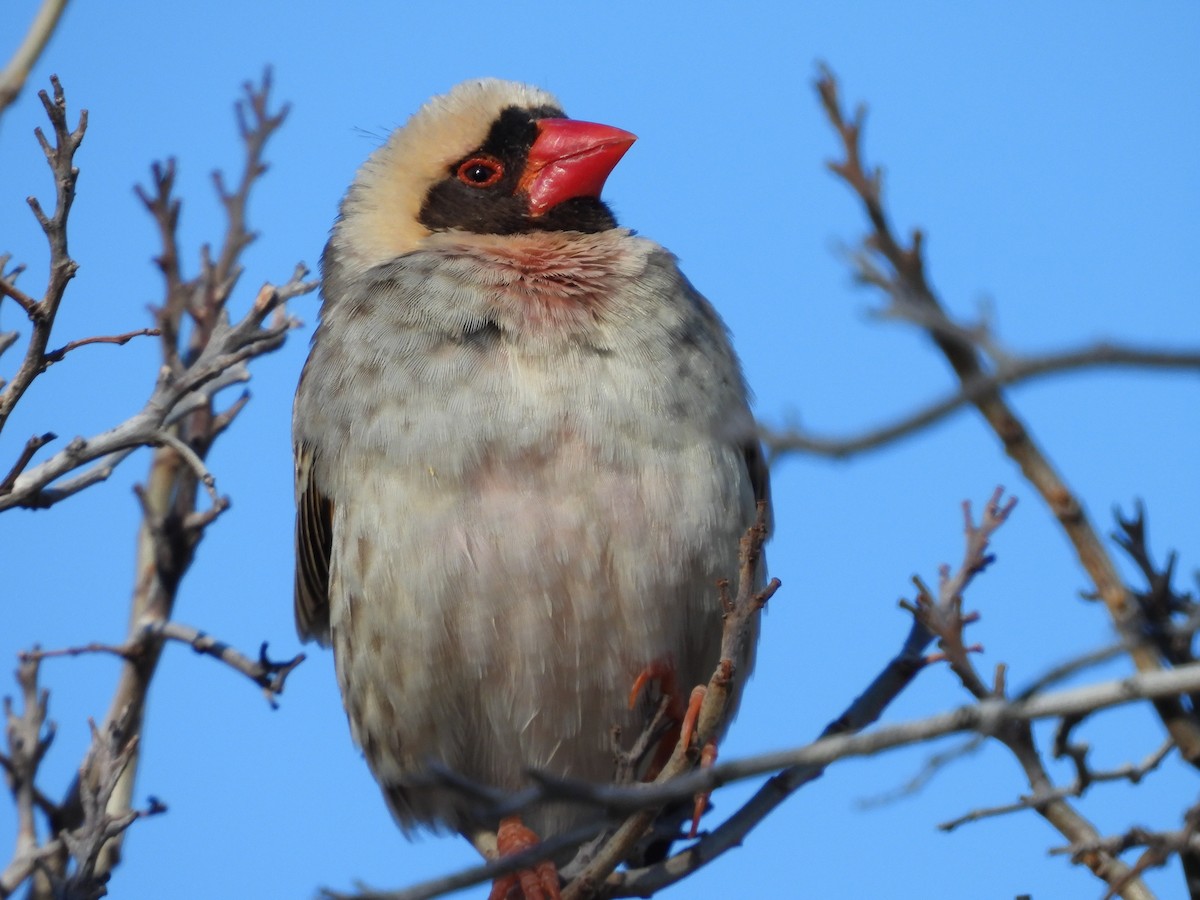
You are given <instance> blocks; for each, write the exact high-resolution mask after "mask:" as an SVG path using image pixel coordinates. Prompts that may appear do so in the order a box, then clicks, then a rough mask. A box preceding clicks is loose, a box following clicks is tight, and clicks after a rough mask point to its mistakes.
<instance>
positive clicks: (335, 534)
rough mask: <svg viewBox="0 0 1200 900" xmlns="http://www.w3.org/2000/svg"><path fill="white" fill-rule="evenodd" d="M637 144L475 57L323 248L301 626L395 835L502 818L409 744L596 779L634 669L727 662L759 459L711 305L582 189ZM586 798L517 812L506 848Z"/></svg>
mask: <svg viewBox="0 0 1200 900" xmlns="http://www.w3.org/2000/svg"><path fill="white" fill-rule="evenodd" d="M633 141H634V136H633V135H632V134H629V133H628V132H625V131H621V130H620V129H617V128H612V127H609V126H606V125H597V124H594V123H589V122H582V121H576V120H573V119H568V118H566V116H565V114H564V113H563V111H562V107H561V106H560V105H559V103H558V101H557V100H556V99H555V98H554V97H553V96H551V95H550V94H548V93H546V92H544V91H542V90H539V89H537V88H533V87H529V86H526V85H521V84H514V83H511V82H505V81H497V80H490V79H489V80H480V81H469V82H466V83H464V84H461V85H459V86H458V87H456V88H454V89H453V90H452V91H451V92H450V93H448V94H445V95H443V96H439V97H435V98H434V99H432V100H431V101H429V103H427V104H426V105H425V106H424V107H423V108H422V109H421V110H420V111H418V112H417V113H416V114H415V115H414V116H413V117H412V118H411V119H410V120H409V121H408V123H407V124H406V125H405V126H404V127H403V128H401V129H399V130H397V131H396V132H395V133H394V134H392V135H391V137H390V138H389V139H388V141H387V142H386V143H385V144H384V145H383V146H382V147H380V148H379V149H378V150H376V151H375V152H374V153H373V154H372V155H371V156H370V158H369V159H368V160H367V161H366V163H365V164H364V165H363V166H362V168H361V169H360V170H359V172H358V174H357V176H356V177H355V179H354V183H353V184H352V185H351V186H350V189H349V191H348V192H347V194H346V196H345V199H344V200H343V201H342V205H341V214H340V216H339V217H338V219H337V222H336V224H335V225H334V228H333V233H332V237H331V238H330V240H329V244H328V246H327V247H326V249H325V254H324V258H323V276H322V289H323V295H324V304H323V306H322V308H321V320H320V325H319V327H318V328H317V331H316V335H315V337H314V339H313V345H312V351H311V354H310V355H309V358H308V362H307V364H306V365H305V367H304V373H303V375H302V377H301V380H300V387H299V389H298V391H297V394H296V404H295V419H294V425H293V438H294V443H295V453H296V490H297V507H298V512H297V518H296V522H297V524H296V545H297V567H296V599H295V612H296V623H297V626H298V629H299V632H300V634H301V636H302V637H303V638H306V639H308V638H315V639H316V640H318V641H320V642H322V643H326V644H330V645H332V647H333V650H334V655H335V660H336V668H337V677H338V681H339V684H340V686H341V690H342V696H343V698H344V700H345V705H346V712H347V715H348V717H349V720H350V728H351V731H352V733H353V736H354V739H355V741H356V742H357V743H358V744H359V746H361V747H362V750H363V753H364V754H365V756H366V759H367V763H368V764H369V765H370V767H371V770H372V772H373V773H374V775H375V778H376V779H377V780H378V782H379V784H380V786H381V788H382V789H383V793H384V795H385V796H386V798H387V802H388V804H389V805H390V807H391V809H392V812H393V813H394V815H395V817H396V819H397V820H398V821H399V823H400V825H401V827H402V828H404V829H405V830H406V831H407V830H409V829H411V828H412V827H414V826H417V825H428V826H434V827H449V828H452V829H454V830H456V831H459V832H461V833H463V834H464V835H466V836H467V837H469V838H471V839H472V840H473V841H475V843H476V845H477V846H479V847H481V848H486V847H488V846H489V840H488V835H489V834H491V835H492V836H493V840H494V835H495V834H496V831H497V828H498V827H499V826H500V825H501V823H499V822H497V821H495V820H488V818H487V817H486V815H481V814H479V813H477V812H475V810H476V809H477V804H476V803H472V802H471V801H470V800H469V799H468V798H467V797H466V795H464V794H463V793H462V792H460V791H456V790H452V789H449V788H447V787H444V786H430V784H429V779H428V778H427V777H426V778H422V776H423V775H424V774H427V771H426V770H427V764H428V762H430V761H435V762H437V763H438V764H440V765H441V766H442V767H445V768H446V769H450V770H453V771H454V772H456V773H458V774H459V775H461V776H463V777H465V778H467V779H470V780H471V781H474V782H477V783H480V784H483V785H488V786H491V787H495V788H500V789H504V790H517V789H519V788H521V787H523V786H527V784H528V782H527V780H526V777H525V774H524V773H525V772H526V770H528V769H537V770H541V771H543V772H547V773H550V774H553V775H560V776H569V777H571V778H577V779H590V780H593V781H608V780H611V778H612V777H613V772H614V756H613V748H612V742H611V730H612V728H613V726H614V725H616V726H620V728H621V729H622V733H623V734H624V735H625V740H626V743H627V744H628V743H629V742H630V741H632V740H633V739H634V737H636V736H637V735H638V734H639V733H640V732H641V730H642V729H643V727H644V726H645V725H646V723H647V721H648V718H649V717H650V716H651V715H652V713H653V710H654V709H655V708H656V705H657V704H656V698H655V696H654V693H655V688H653V687H651V688H650V689H648V690H645V691H643V692H642V695H641V699H640V700H639V702H637V703H635V704H632V706H631V704H630V702H629V697H630V690H631V687H632V686H633V685H634V684H635V682H644V681H645V677H644V676H645V674H646V673H653V674H655V675H656V676H663V675H665V676H667V677H659V678H657V679H656V680H657V682H658V686H659V687H660V688H661V687H662V686H664V685H674V687H666V688H665V689H667V690H673V691H682V692H686V691H688V690H689V689H690V688H691V686H693V685H697V684H703V683H706V682H707V681H708V679H709V677H710V675H711V674H712V672H713V670H714V667H715V666H716V663H717V661H718V657H719V653H720V642H721V632H722V610H721V606H720V603H719V601H718V599H717V592H716V588H715V584H716V582H717V580H718V579H721V578H727V579H731V580H733V581H735V582H736V577H737V554H738V541H739V538H740V537H741V536H742V534H743V533H744V531H745V529H746V528H747V526H748V525H749V524H750V523H751V522H752V521H753V519H754V515H755V502H756V500H758V499H763V498H764V497H765V495H766V489H767V488H766V472H765V469H764V467H763V463H762V457H761V454H760V451H759V444H758V440H757V438H756V437H755V426H754V421H753V419H752V416H751V413H750V410H749V407H748V405H747V390H746V386H745V383H744V381H743V379H742V374H741V370H740V367H739V364H738V360H737V357H736V356H735V355H734V352H733V350H732V348H731V347H730V344H729V339H728V336H727V334H726V330H725V327H724V325H723V323H722V322H721V320H720V319H719V318H718V316H717V314H716V312H715V311H714V310H713V308H712V307H711V306H710V305H709V303H708V302H707V301H706V300H705V299H704V298H703V297H702V296H701V295H700V294H699V293H697V291H696V290H695V288H693V287H692V285H691V284H690V283H689V282H688V280H687V279H686V278H685V277H684V276H683V274H682V273H681V272H680V271H679V268H678V266H677V264H676V260H675V257H674V256H672V255H671V253H669V252H668V251H667V250H665V249H663V248H662V247H661V246H659V245H658V244H656V243H654V242H652V241H649V240H647V239H645V238H643V237H639V236H637V235H635V234H634V233H633V232H632V231H630V230H628V229H625V228H622V227H619V226H618V225H617V223H616V220H615V219H614V217H613V214H612V212H611V211H610V210H609V208H608V207H607V206H606V205H605V204H604V203H603V202H601V200H600V199H599V194H600V190H601V188H602V186H603V184H604V181H605V179H606V178H607V176H608V174H609V172H610V171H611V170H612V168H613V167H614V166H615V165H616V164H617V161H618V160H619V159H620V158H621V156H622V155H623V154H624V153H625V151H626V150H628V148H629V146H630V145H631V144H632V143H633ZM667 183H673V182H670V181H669V180H667ZM752 653H753V648H752V647H748V648H747V649H746V651H745V656H746V658H744V659H741V660H738V661H737V665H738V671H739V677H738V678H737V679H736V680H735V684H737V685H740V684H741V683H742V682H743V681H744V677H743V676H744V675H745V673H746V672H747V671H748V670H749V667H750V664H751V656H752ZM639 676H642V677H641V678H639ZM685 696H686V693H685ZM594 815H595V812H594V810H589V809H587V808H584V807H580V806H571V805H567V804H555V805H549V806H542V807H535V808H532V809H529V810H526V811H525V812H524V814H523V817H522V818H523V822H524V825H523V826H522V825H520V824H517V823H515V822H513V821H511V820H506V822H505V823H504V825H505V827H507V828H510V830H511V833H509V834H505V833H504V829H503V828H502V829H501V839H500V852H506V846H507V847H508V848H509V849H511V848H512V847H515V846H517V845H518V844H519V843H520V841H519V840H518V841H516V843H514V838H513V835H514V834H517V833H519V834H520V835H522V836H528V832H525V831H524V828H525V827H528V828H529V829H531V830H532V831H533V832H535V833H536V834H538V835H540V836H541V837H543V838H545V837H547V836H551V835H554V834H557V833H560V832H562V831H563V830H565V829H567V828H570V827H572V826H574V825H577V824H579V823H580V822H582V821H584V820H585V819H586V818H587V817H589V816H593V817H594ZM493 846H494V845H493ZM541 877H542V882H543V883H542V884H541V888H544V889H545V890H546V891H547V893H548V894H549V895H553V894H554V893H556V887H555V885H553V884H545V883H544V882H546V881H547V879H549V878H550V877H551V876H547V875H546V874H545V872H543V873H542V875H541ZM537 889H539V888H538V886H536V885H535V886H534V887H533V888H530V892H531V893H535V892H536V890H537Z"/></svg>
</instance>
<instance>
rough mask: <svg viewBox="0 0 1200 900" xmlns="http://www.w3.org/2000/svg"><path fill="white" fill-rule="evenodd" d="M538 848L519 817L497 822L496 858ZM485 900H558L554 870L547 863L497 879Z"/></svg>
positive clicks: (552, 865) (536, 839) (558, 893)
mask: <svg viewBox="0 0 1200 900" xmlns="http://www.w3.org/2000/svg"><path fill="white" fill-rule="evenodd" d="M537 844H538V836H537V835H536V834H534V833H533V832H532V831H530V830H529V829H528V828H526V827H525V826H524V825H522V824H521V818H520V816H507V817H506V818H504V819H501V820H500V828H499V830H498V831H497V832H496V850H497V852H498V853H499V855H500V856H512V855H513V854H514V853H520V852H521V851H522V850H528V849H529V848H530V847H534V846H536V845H537ZM488 900H562V894H561V893H560V892H559V889H558V869H556V868H555V867H554V863H552V862H550V860H548V859H547V860H543V861H542V862H540V863H537V864H536V865H535V866H534V867H533V868H532V869H519V870H518V871H516V872H510V873H509V874H507V875H501V876H500V877H499V878H497V879H496V880H495V881H493V882H492V891H491V893H490V894H488Z"/></svg>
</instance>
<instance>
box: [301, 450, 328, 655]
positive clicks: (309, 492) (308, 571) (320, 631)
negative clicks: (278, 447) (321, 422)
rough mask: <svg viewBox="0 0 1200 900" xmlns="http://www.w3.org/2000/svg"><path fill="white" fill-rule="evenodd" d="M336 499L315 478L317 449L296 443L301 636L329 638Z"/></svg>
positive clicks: (324, 639)
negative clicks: (330, 557)
mask: <svg viewBox="0 0 1200 900" xmlns="http://www.w3.org/2000/svg"><path fill="white" fill-rule="evenodd" d="M332 547H333V501H332V500H330V499H329V498H328V497H326V496H325V495H324V494H322V493H321V491H320V490H319V489H318V488H317V486H316V484H315V482H314V480H313V449H312V448H311V447H309V446H308V445H306V444H304V443H300V444H298V445H297V446H296V594H295V612H296V632H297V634H299V635H300V639H301V640H305V641H308V640H313V639H316V640H317V641H318V642H320V643H321V644H327V643H328V642H329V554H330V551H331V549H332Z"/></svg>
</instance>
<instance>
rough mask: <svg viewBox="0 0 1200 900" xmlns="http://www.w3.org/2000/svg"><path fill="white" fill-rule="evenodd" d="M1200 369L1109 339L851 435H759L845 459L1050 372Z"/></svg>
mask: <svg viewBox="0 0 1200 900" xmlns="http://www.w3.org/2000/svg"><path fill="white" fill-rule="evenodd" d="M1118 367H1119V368H1133V369H1165V370H1171V371H1174V370H1183V371H1195V370H1198V369H1200V352H1196V351H1173V350H1165V349H1156V348H1146V347H1133V346H1128V345H1122V344H1113V343H1108V342H1103V343H1098V344H1092V345H1089V346H1086V347H1080V348H1078V349H1075V350H1066V351H1062V352H1058V353H1048V354H1045V355H1041V356H1028V357H1016V358H1012V357H1009V358H1008V359H1007V360H1006V362H1005V363H1004V364H1003V365H1001V366H999V367H997V369H996V370H995V371H994V372H992V373H990V374H988V375H984V376H979V377H976V378H974V379H971V380H968V381H964V382H963V383H962V385H961V387H960V388H959V390H958V391H956V392H954V393H953V394H950V395H949V396H947V397H944V398H942V399H941V400H935V401H932V402H930V403H928V404H927V405H925V406H922V407H920V408H919V409H917V410H914V411H913V412H910V413H908V414H906V415H904V416H900V417H899V418H897V419H896V420H894V421H892V422H890V423H888V424H887V425H881V426H879V427H877V428H871V429H868V430H866V431H863V432H861V433H859V434H856V435H851V436H848V437H829V436H823V435H818V434H813V433H812V432H809V431H807V430H805V429H801V428H794V427H789V428H770V427H763V428H762V430H761V432H760V433H761V436H762V440H763V443H764V444H765V445H766V447H767V450H768V451H769V452H770V453H771V455H772V456H773V457H775V458H779V457H782V456H786V455H788V454H792V453H806V454H809V455H811V456H828V457H831V458H833V459H845V458H847V457H850V456H854V455H856V454H859V453H863V452H866V451H868V450H878V449H881V448H883V447H887V446H890V445H891V444H892V443H894V442H895V441H898V440H900V439H901V438H904V437H907V436H909V435H911V434H915V433H917V432H919V431H923V430H924V429H925V428H928V427H929V426H930V425H933V424H934V423H935V422H939V421H941V420H942V419H944V418H946V417H947V416H949V415H950V414H951V413H954V412H955V411H957V410H959V409H962V408H963V407H965V406H969V405H972V404H974V403H975V402H977V401H979V400H981V399H982V398H984V397H986V396H988V395H989V394H993V393H995V391H996V389H997V388H1000V387H1006V386H1011V385H1016V384H1021V383H1024V382H1027V381H1033V380H1035V379H1037V378H1040V377H1044V376H1046V375H1056V374H1064V373H1067V372H1077V371H1083V370H1088V369H1108V368H1118Z"/></svg>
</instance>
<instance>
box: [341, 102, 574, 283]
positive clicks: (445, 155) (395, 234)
mask: <svg viewBox="0 0 1200 900" xmlns="http://www.w3.org/2000/svg"><path fill="white" fill-rule="evenodd" d="M512 106H515V107H518V108H537V107H543V106H552V107H557V108H559V109H561V108H562V107H561V106H560V105H559V102H558V100H557V99H556V98H555V97H554V96H553V95H552V94H549V93H547V92H546V91H543V90H541V89H540V88H536V87H533V86H531V85H527V84H519V83H517V82H513V81H501V80H500V79H498V78H481V79H477V80H473V81H464V82H462V83H461V84H459V85H457V86H456V87H454V88H453V89H451V90H450V91H449V92H448V93H445V94H440V95H438V96H436V97H434V98H432V99H431V100H429V102H427V103H426V104H425V105H424V106H422V107H421V108H420V109H419V110H417V112H415V113H414V114H413V115H412V117H411V118H410V119H409V120H408V122H407V123H405V125H404V127H402V128H398V129H396V130H395V131H394V132H392V134H391V136H390V137H389V138H388V140H387V143H385V144H384V145H383V146H382V147H380V148H379V149H378V150H376V151H375V152H374V153H372V154H371V155H370V156H369V157H368V158H367V161H366V162H365V163H363V165H362V167H361V168H360V169H359V170H358V173H357V174H356V175H355V177H354V183H353V184H351V186H350V190H349V191H348V192H347V193H346V198H345V200H343V201H342V217H341V219H340V220H339V222H338V223H337V225H336V226H335V227H334V233H333V239H332V244H333V246H334V247H335V248H336V249H337V251H338V257H339V260H340V261H341V262H342V263H343V264H344V265H346V266H347V267H348V268H350V269H352V270H357V271H359V272H363V271H366V270H367V269H369V268H371V267H372V266H375V265H378V264H380V263H384V262H387V261H388V260H391V259H395V258H396V257H397V256H400V255H401V254H403V253H407V252H409V251H411V250H414V249H415V248H416V247H417V245H418V244H419V243H420V242H421V240H422V239H423V238H425V237H427V236H428V235H429V234H430V232H429V229H427V228H426V227H425V226H424V225H422V224H421V223H420V222H419V221H417V216H418V214H419V213H420V211H421V204H422V203H423V202H424V200H425V194H426V192H427V191H428V190H429V188H430V187H431V186H432V185H433V184H434V183H435V182H437V181H440V180H441V179H442V178H444V177H445V175H446V169H447V167H448V166H449V165H450V164H451V163H453V162H454V161H455V160H457V159H459V158H461V157H463V156H465V155H466V154H467V153H469V152H470V151H471V150H473V149H475V148H476V147H478V146H480V145H481V144H482V143H483V142H484V140H485V139H486V138H487V134H488V131H489V130H490V129H491V127H492V124H493V123H494V122H495V121H496V119H497V118H498V117H499V115H500V113H501V112H502V111H503V110H505V109H507V108H508V107H512Z"/></svg>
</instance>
